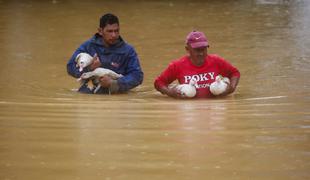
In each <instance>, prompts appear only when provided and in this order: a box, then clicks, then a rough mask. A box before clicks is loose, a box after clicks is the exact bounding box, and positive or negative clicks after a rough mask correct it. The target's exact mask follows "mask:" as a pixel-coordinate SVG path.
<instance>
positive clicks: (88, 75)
mask: <svg viewBox="0 0 310 180" xmlns="http://www.w3.org/2000/svg"><path fill="white" fill-rule="evenodd" d="M104 75H108V76H110V77H111V78H112V79H118V78H120V77H123V75H121V74H117V73H116V72H114V71H112V70H110V69H106V68H96V69H95V70H93V71H90V72H86V73H83V74H82V75H81V77H80V78H79V79H78V81H82V80H84V79H88V78H91V77H95V78H96V81H99V78H100V77H102V76H104ZM100 87H101V86H100V84H98V86H97V87H96V89H95V91H94V93H96V92H97V91H98V90H99V88H100Z"/></svg>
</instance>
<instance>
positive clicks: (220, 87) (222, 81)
mask: <svg viewBox="0 0 310 180" xmlns="http://www.w3.org/2000/svg"><path fill="white" fill-rule="evenodd" d="M229 84H230V80H229V79H228V78H227V77H223V76H221V75H218V76H216V78H215V81H214V82H213V83H211V85H210V91H211V93H212V94H213V95H219V94H222V93H223V92H224V91H225V90H226V89H227V87H228V85H229Z"/></svg>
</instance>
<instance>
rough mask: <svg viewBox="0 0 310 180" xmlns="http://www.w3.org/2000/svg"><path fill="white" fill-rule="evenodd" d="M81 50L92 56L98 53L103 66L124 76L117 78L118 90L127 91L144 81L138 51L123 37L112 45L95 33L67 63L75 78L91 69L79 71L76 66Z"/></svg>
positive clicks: (68, 69)
mask: <svg viewBox="0 0 310 180" xmlns="http://www.w3.org/2000/svg"><path fill="white" fill-rule="evenodd" d="M81 52H85V53H88V54H90V55H91V56H94V55H95V54H97V55H98V57H99V60H100V62H101V64H102V65H101V67H103V68H107V69H111V70H113V71H114V72H116V73H119V74H122V75H123V76H124V77H121V78H119V79H118V80H117V85H118V87H119V89H118V92H126V91H128V90H130V89H132V88H134V87H136V86H138V85H139V84H141V83H142V81H143V72H142V69H141V66H140V62H139V59H138V56H137V53H136V51H135V49H134V48H133V47H132V46H131V45H129V44H127V43H126V42H125V41H124V40H123V39H122V38H121V37H120V38H119V42H117V43H116V44H115V45H113V46H111V47H105V46H104V45H103V43H102V37H101V36H100V35H99V34H95V35H94V36H93V37H92V38H91V39H89V40H87V41H86V42H84V43H83V44H82V45H81V46H80V47H79V48H78V49H77V50H76V51H75V52H74V54H73V55H72V57H71V59H70V60H69V61H68V63H67V71H68V73H69V74H70V75H71V76H73V77H75V78H79V77H80V76H81V74H83V73H84V72H87V71H89V70H88V69H87V68H85V69H84V70H83V71H82V72H79V69H78V67H76V62H75V58H76V56H77V55H78V54H79V53H81Z"/></svg>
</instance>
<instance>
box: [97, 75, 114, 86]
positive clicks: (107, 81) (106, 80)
mask: <svg viewBox="0 0 310 180" xmlns="http://www.w3.org/2000/svg"><path fill="white" fill-rule="evenodd" d="M112 81H113V79H112V78H111V77H110V76H108V75H104V76H102V77H100V79H99V82H100V85H101V86H102V87H105V88H109V87H110V86H111V84H112Z"/></svg>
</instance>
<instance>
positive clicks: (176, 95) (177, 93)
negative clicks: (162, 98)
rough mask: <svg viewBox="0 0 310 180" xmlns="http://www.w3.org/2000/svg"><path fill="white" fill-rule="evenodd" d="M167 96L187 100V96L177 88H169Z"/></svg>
mask: <svg viewBox="0 0 310 180" xmlns="http://www.w3.org/2000/svg"><path fill="white" fill-rule="evenodd" d="M166 94H167V95H168V96H170V97H173V98H177V99H187V98H188V97H186V96H185V95H183V94H182V93H181V91H180V90H178V89H177V88H176V87H172V88H168V90H167V92H166Z"/></svg>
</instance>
